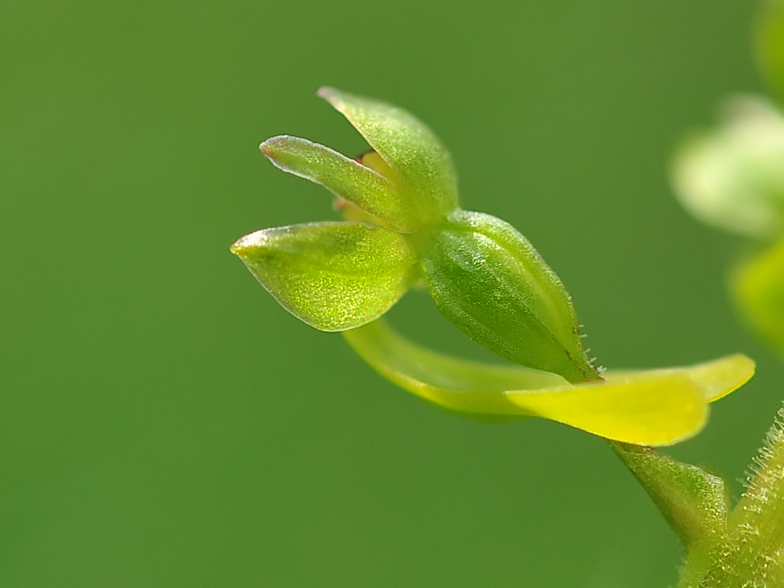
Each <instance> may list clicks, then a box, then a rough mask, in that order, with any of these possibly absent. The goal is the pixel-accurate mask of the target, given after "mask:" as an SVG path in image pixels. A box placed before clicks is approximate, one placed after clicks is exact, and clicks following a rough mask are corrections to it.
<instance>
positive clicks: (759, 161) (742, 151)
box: [673, 98, 784, 239]
mask: <svg viewBox="0 0 784 588" xmlns="http://www.w3.org/2000/svg"><path fill="white" fill-rule="evenodd" d="M725 118H726V120H725V121H724V124H723V125H722V126H721V127H719V128H718V129H717V130H715V131H712V132H709V133H704V134H702V135H699V136H696V137H694V138H692V139H690V140H688V141H686V143H685V144H684V145H683V146H682V147H681V149H680V151H679V152H678V154H677V157H676V160H675V166H674V168H673V183H674V185H675V189H676V192H677V193H678V196H679V197H680V199H681V202H682V203H683V205H684V206H685V207H686V208H687V209H689V211H690V212H692V213H693V214H694V215H695V216H696V217H698V218H699V219H701V220H703V221H705V222H707V223H710V224H713V225H715V226H718V227H721V228H723V229H727V230H730V231H732V232H735V233H741V234H744V235H748V236H751V237H756V238H761V239H768V238H772V237H775V236H776V235H779V234H781V233H782V232H784V116H782V114H781V112H779V111H778V110H777V109H776V108H775V107H774V106H773V105H772V104H770V103H768V102H767V101H765V100H762V99H758V98H740V99H737V100H735V101H734V102H732V103H731V104H730V105H729V107H728V109H727V115H726V117H725Z"/></svg>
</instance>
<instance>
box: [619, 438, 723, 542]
mask: <svg viewBox="0 0 784 588" xmlns="http://www.w3.org/2000/svg"><path fill="white" fill-rule="evenodd" d="M610 445H611V446H612V448H613V449H614V450H615V452H616V453H617V454H618V456H619V457H620V458H621V460H622V461H623V462H624V463H625V464H626V466H627V467H628V468H629V470H630V471H631V472H632V474H634V476H635V477H636V478H637V480H639V482H640V484H641V485H642V487H643V488H645V491H646V492H647V493H648V495H649V496H650V497H651V499H652V500H653V502H654V504H656V506H657V507H658V509H659V511H660V512H661V513H662V515H663V516H664V518H665V520H666V521H667V522H668V523H669V525H670V527H672V529H673V531H675V533H676V534H677V535H678V537H679V538H680V540H681V543H683V546H684V548H686V550H687V551H690V550H691V549H692V547H694V546H695V545H696V544H697V543H698V542H700V541H709V542H713V543H716V542H719V541H720V540H722V539H723V538H724V535H725V534H726V530H727V516H728V514H729V504H728V499H729V493H728V491H727V484H726V482H725V481H724V479H723V478H721V477H719V476H716V475H714V474H711V473H708V472H706V471H705V470H704V469H702V468H699V467H697V466H694V465H691V464H685V463H681V462H679V461H675V460H674V459H672V458H670V457H667V456H664V455H661V454H660V453H658V452H656V451H655V450H654V449H651V448H650V447H639V446H636V445H627V444H624V443H611V444H610Z"/></svg>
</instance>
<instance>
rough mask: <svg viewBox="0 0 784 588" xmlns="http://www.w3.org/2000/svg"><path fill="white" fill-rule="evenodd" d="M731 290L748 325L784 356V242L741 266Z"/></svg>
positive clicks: (736, 270)
mask: <svg viewBox="0 0 784 588" xmlns="http://www.w3.org/2000/svg"><path fill="white" fill-rule="evenodd" d="M731 286H732V290H733V294H734V297H735V301H736V304H737V306H738V307H739V308H740V310H741V312H742V313H743V315H744V317H745V319H746V321H747V322H748V323H749V324H750V325H751V326H752V328H753V329H754V330H755V331H756V332H757V333H759V334H760V335H761V336H762V337H763V338H764V339H765V340H766V341H767V342H768V343H769V344H771V345H773V346H774V347H775V348H776V349H778V350H779V351H781V352H784V239H782V240H781V241H779V242H778V243H777V244H776V245H774V246H773V247H771V248H770V249H768V250H766V251H763V252H762V253H760V254H757V255H752V256H749V257H748V258H747V259H745V260H744V261H743V262H741V263H740V264H738V266H737V267H736V268H735V271H734V272H733V274H732V277H731Z"/></svg>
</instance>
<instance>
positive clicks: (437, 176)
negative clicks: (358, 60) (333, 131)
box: [319, 88, 457, 226]
mask: <svg viewBox="0 0 784 588" xmlns="http://www.w3.org/2000/svg"><path fill="white" fill-rule="evenodd" d="M319 96H321V97H322V98H325V99H326V100H327V101H329V103H330V104H332V106H334V107H335V109H337V110H338V111H339V112H341V113H342V114H343V115H344V116H345V117H346V118H347V119H348V120H349V122H351V124H352V125H354V127H355V128H356V129H357V130H358V131H359V132H360V134H361V135H362V136H363V137H364V138H365V140H366V141H367V142H368V143H369V144H370V146H371V147H372V148H373V149H374V150H375V151H376V152H377V153H378V154H379V155H380V156H381V158H383V159H384V161H385V162H386V164H387V165H388V166H389V168H390V169H391V170H392V171H393V172H394V173H395V175H396V178H397V179H399V180H400V183H401V184H402V185H403V186H404V187H405V189H406V190H408V191H409V192H410V193H411V202H412V203H413V205H414V206H415V207H416V209H417V217H418V221H419V223H420V226H425V225H429V224H434V223H437V222H440V221H441V220H443V219H444V218H445V217H446V215H447V214H449V213H450V212H452V211H453V210H454V209H455V208H457V173H456V172H455V168H454V165H453V164H452V159H451V157H450V155H449V152H448V151H447V150H446V148H445V147H444V146H443V145H442V144H441V141H439V139H438V138H437V137H436V136H435V134H434V133H433V132H432V131H431V130H430V129H429V128H428V127H427V125H425V124H424V123H423V122H421V121H420V120H419V119H417V118H416V117H414V116H412V115H411V114H409V113H408V112H406V111H405V110H403V109H402V108H396V107H394V106H390V105H389V104H385V103H383V102H378V101H376V100H371V99H369V98H361V97H359V96H353V95H351V94H347V93H345V92H340V91H338V90H335V89H334V88H321V89H320V90H319Z"/></svg>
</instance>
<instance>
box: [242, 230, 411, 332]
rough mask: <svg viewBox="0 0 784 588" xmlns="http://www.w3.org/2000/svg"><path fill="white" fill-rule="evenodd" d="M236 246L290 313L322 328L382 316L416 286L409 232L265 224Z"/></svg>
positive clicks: (357, 323) (334, 328)
mask: <svg viewBox="0 0 784 588" xmlns="http://www.w3.org/2000/svg"><path fill="white" fill-rule="evenodd" d="M231 250H232V252H233V253H234V254H236V255H237V256H239V257H240V258H241V259H242V261H243V262H244V263H245V265H246V266H247V267H248V269H249V270H250V271H251V273H252V274H253V275H254V276H256V278H257V279H258V280H259V282H261V284H262V285H263V286H264V287H265V288H266V289H267V290H268V291H269V292H270V294H272V295H273V296H274V297H275V298H276V299H277V300H278V302H280V303H281V305H282V306H283V307H284V308H286V310H288V311H289V312H291V313H292V314H293V315H294V316H296V317H297V318H299V319H301V320H302V321H304V322H305V323H307V324H309V325H311V326H313V327H315V328H317V329H319V330H322V331H343V330H345V329H351V328H354V327H357V326H360V325H363V324H365V323H367V322H369V321H372V320H373V319H375V318H378V317H379V316H381V315H382V314H383V313H385V312H386V311H387V310H389V308H390V307H391V306H392V305H393V304H394V303H395V302H397V300H398V299H399V298H400V297H401V296H402V295H403V294H404V293H405V291H406V290H407V289H408V287H409V286H410V285H411V281H412V279H413V266H414V264H415V262H416V256H415V254H414V252H413V250H412V248H411V247H410V246H409V244H408V241H407V240H406V237H404V236H402V235H399V234H398V233H394V232H392V231H389V230H387V229H385V228H383V227H378V226H372V225H366V224H362V223H342V222H322V223H311V224H304V225H294V226H289V227H278V228H273V229H265V230H262V231H257V232H255V233H251V234H250V235H247V236H245V237H243V238H241V239H240V240H239V241H237V242H236V243H235V244H234V245H233V246H232V248H231Z"/></svg>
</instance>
